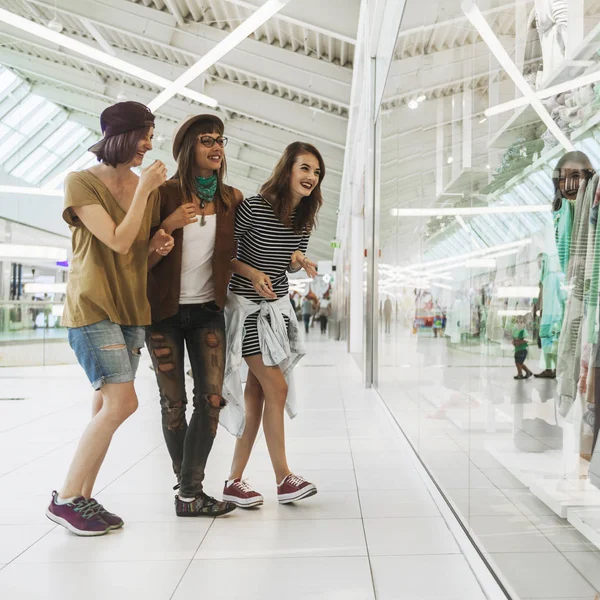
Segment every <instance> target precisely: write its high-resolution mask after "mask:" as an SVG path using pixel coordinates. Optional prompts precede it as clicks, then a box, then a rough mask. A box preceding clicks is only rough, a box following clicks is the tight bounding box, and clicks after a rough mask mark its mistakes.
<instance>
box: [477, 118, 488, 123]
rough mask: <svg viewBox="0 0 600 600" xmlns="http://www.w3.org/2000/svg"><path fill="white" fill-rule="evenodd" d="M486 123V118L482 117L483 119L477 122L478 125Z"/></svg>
mask: <svg viewBox="0 0 600 600" xmlns="http://www.w3.org/2000/svg"><path fill="white" fill-rule="evenodd" d="M486 121H487V117H483V119H481V121H479V124H480V125H481V124H482V123H485V122H486Z"/></svg>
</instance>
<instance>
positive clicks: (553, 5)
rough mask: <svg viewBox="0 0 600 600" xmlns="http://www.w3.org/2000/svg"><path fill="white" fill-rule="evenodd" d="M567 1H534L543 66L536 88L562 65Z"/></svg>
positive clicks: (564, 48) (566, 27) (565, 37)
mask: <svg viewBox="0 0 600 600" xmlns="http://www.w3.org/2000/svg"><path fill="white" fill-rule="evenodd" d="M567 1H568V0H535V14H536V21H537V30H538V33H539V36H540V43H541V45H542V60H543V64H544V68H543V71H542V72H541V73H542V74H541V77H539V78H538V81H537V86H538V87H541V86H542V85H543V84H544V81H545V80H546V79H547V78H548V77H549V76H550V75H552V74H553V73H555V72H556V70H557V69H558V67H560V65H561V64H562V63H563V61H564V59H565V54H566V44H567V31H568V5H567Z"/></svg>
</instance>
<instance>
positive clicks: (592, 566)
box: [563, 551, 600, 591]
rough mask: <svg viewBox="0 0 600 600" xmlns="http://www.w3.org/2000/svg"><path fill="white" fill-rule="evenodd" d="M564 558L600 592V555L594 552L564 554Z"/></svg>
mask: <svg viewBox="0 0 600 600" xmlns="http://www.w3.org/2000/svg"><path fill="white" fill-rule="evenodd" d="M563 555H564V557H565V558H566V559H567V560H568V561H569V562H570V563H571V564H572V565H573V566H574V567H575V568H576V569H577V570H578V571H579V572H580V573H581V574H582V575H583V576H584V577H585V578H586V580H587V581H588V582H589V583H590V584H591V585H593V586H594V588H596V590H598V591H600V553H599V552H598V551H594V552H563Z"/></svg>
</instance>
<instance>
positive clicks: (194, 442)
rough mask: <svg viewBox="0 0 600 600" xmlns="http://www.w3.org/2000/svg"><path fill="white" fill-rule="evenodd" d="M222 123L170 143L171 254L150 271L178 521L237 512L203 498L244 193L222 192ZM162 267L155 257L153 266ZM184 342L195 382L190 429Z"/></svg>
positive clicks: (205, 122) (186, 128) (191, 127)
mask: <svg viewBox="0 0 600 600" xmlns="http://www.w3.org/2000/svg"><path fill="white" fill-rule="evenodd" d="M223 133H224V125H223V122H222V121H221V119H219V118H218V117H217V116H215V115H210V114H205V115H197V116H193V117H188V118H186V119H185V120H184V121H182V122H181V123H180V124H179V125H178V127H177V129H176V132H175V134H174V136H173V156H174V157H175V160H177V166H178V168H177V173H176V174H175V176H174V178H173V179H171V180H170V181H168V182H166V183H165V184H164V185H163V186H162V187H161V188H160V211H161V221H162V224H161V227H162V228H163V229H165V231H166V232H167V233H169V234H171V235H172V236H173V238H174V240H175V247H174V249H173V251H172V252H171V253H170V254H169V256H167V257H165V258H164V259H162V260H160V262H158V264H156V265H155V266H153V267H152V269H151V271H150V274H149V278H148V298H149V300H150V306H151V308H152V325H151V326H150V327H149V328H148V331H147V336H146V341H147V344H148V348H149V350H150V352H151V355H152V362H153V364H154V371H155V373H156V379H157V381H158V387H159V390H160V403H161V409H162V426H163V433H164V436H165V441H166V444H167V448H168V450H169V454H170V455H171V460H172V462H173V470H174V471H175V475H176V477H177V481H178V485H177V486H175V488H176V489H177V488H179V494H178V495H177V496H175V511H176V514H177V515H178V516H180V517H188V516H202V515H205V516H210V517H214V516H219V515H222V514H225V513H228V512H230V511H231V510H233V509H234V508H235V505H233V504H231V503H228V502H219V501H217V500H215V499H214V498H211V497H210V496H208V495H207V494H205V493H204V491H203V487H202V482H203V480H204V470H205V467H206V461H207V459H208V455H209V453H210V451H211V448H212V445H213V440H214V438H215V435H216V432H217V426H218V422H219V412H220V408H221V406H222V405H223V399H222V396H221V393H222V387H223V376H224V371H225V318H224V313H223V307H224V305H225V297H226V294H227V285H228V283H229V277H230V274H231V272H230V268H231V267H230V263H231V257H232V256H233V254H234V238H233V232H234V222H235V211H236V207H237V205H238V204H239V203H240V202H241V200H242V193H241V192H240V191H239V190H237V189H235V188H232V187H230V186H227V185H225V183H224V181H223V180H224V177H225V174H226V162H225V145H226V143H227V138H225V137H223ZM156 260H158V259H156ZM184 344H185V345H186V347H187V351H188V355H189V358H190V363H191V366H192V375H193V378H194V398H193V402H194V412H193V414H192V417H191V419H190V422H189V423H187V420H186V414H185V410H186V404H187V398H186V393H185V373H184V356H185V352H184Z"/></svg>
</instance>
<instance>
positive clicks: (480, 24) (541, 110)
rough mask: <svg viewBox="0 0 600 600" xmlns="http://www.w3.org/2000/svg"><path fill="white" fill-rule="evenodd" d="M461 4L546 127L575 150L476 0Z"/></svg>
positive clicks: (570, 149)
mask: <svg viewBox="0 0 600 600" xmlns="http://www.w3.org/2000/svg"><path fill="white" fill-rule="evenodd" d="M461 6H462V9H463V12H464V13H465V15H466V16H467V19H469V21H470V22H471V24H472V25H473V27H475V29H477V31H478V32H479V35H481V37H482V39H483V40H484V42H485V43H486V44H487V45H488V48H489V49H490V51H491V52H492V54H493V55H494V56H495V57H496V60H497V61H498V62H499V63H500V65H501V66H502V68H503V69H504V70H505V71H506V73H507V74H508V76H509V77H510V78H511V79H512V80H513V82H514V84H515V85H516V86H517V88H518V89H519V90H520V92H521V93H522V94H523V96H524V97H525V98H526V99H527V101H528V102H529V104H531V106H532V107H533V109H534V110H535V112H536V113H537V114H538V116H539V118H540V119H541V120H542V121H543V122H544V124H545V125H546V127H548V130H549V131H550V132H551V133H552V135H553V136H554V137H555V138H556V139H557V140H558V142H559V143H560V144H561V145H562V146H563V147H564V148H565V149H566V150H567V151H572V150H574V149H575V147H574V146H573V144H572V142H571V140H570V139H569V138H568V137H567V136H566V135H565V134H564V133H563V131H562V130H561V128H560V127H559V126H558V125H557V124H556V123H555V122H554V119H553V118H552V117H551V116H550V113H549V112H548V111H547V110H546V107H545V106H544V105H543V104H542V101H541V100H540V99H539V98H538V97H537V96H536V94H535V92H534V91H533V89H532V88H531V86H530V85H529V84H528V83H527V81H526V80H525V77H523V74H522V73H521V71H519V69H518V67H517V65H515V63H514V62H513V60H512V58H511V57H510V56H509V54H508V52H507V51H506V49H505V48H504V46H503V45H502V43H501V42H500V40H499V39H498V38H497V37H496V34H495V33H494V32H493V31H492V28H491V27H490V25H489V23H488V22H487V21H486V19H485V17H484V16H483V14H482V13H481V11H480V10H479V7H478V6H477V2H476V0H462V4H461Z"/></svg>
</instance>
